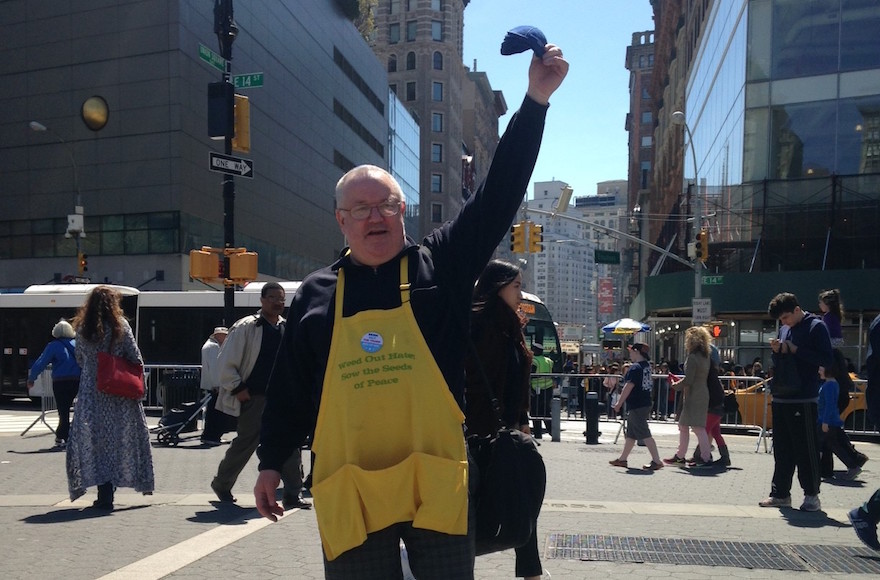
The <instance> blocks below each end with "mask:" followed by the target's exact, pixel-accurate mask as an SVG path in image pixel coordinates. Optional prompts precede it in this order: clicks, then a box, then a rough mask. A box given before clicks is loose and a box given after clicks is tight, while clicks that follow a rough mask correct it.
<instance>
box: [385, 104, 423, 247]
mask: <svg viewBox="0 0 880 580" xmlns="http://www.w3.org/2000/svg"><path fill="white" fill-rule="evenodd" d="M420 136H421V131H420V128H419V124H418V123H416V120H415V119H414V118H413V116H412V115H411V114H410V113H409V109H407V107H406V104H405V103H403V102H402V101H401V100H400V99H398V98H397V95H396V94H394V91H392V90H391V89H388V172H389V173H391V175H393V176H394V179H396V180H397V182H398V183H399V184H400V189H401V190H403V197H404V200H405V201H406V213H405V214H404V216H403V219H404V225H405V226H406V233H407V234H408V235H410V236H411V237H412V238H414V239H416V240H418V239H421V238H422V231H421V227H422V225H421V220H420V219H419V215H420V212H419V210H420V206H419V146H420V143H421V141H420Z"/></svg>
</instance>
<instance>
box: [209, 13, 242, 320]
mask: <svg viewBox="0 0 880 580" xmlns="http://www.w3.org/2000/svg"><path fill="white" fill-rule="evenodd" d="M214 33H215V34H216V35H217V40H218V41H219V43H220V55H221V56H222V57H223V58H224V59H226V66H225V67H224V70H223V82H224V83H229V82H231V79H232V43H233V42H235V37H236V36H237V35H238V27H237V26H236V25H235V20H234V19H233V11H232V0H214ZM233 131H234V127H231V126H229V125H228V124H227V127H226V135H225V137H224V144H225V152H226V155H232V137H233ZM223 246H224V247H225V248H227V249H231V248H234V247H235V177H233V176H232V175H230V174H225V175H224V176H223ZM223 272H224V278H228V273H229V254H228V253H224V257H223ZM234 307H235V286H234V285H232V284H225V285H224V288H223V323H224V324H225V325H226V326H232V323H233V322H235V320H233V317H234V316H235V311H234Z"/></svg>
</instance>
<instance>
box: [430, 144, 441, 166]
mask: <svg viewBox="0 0 880 580" xmlns="http://www.w3.org/2000/svg"><path fill="white" fill-rule="evenodd" d="M431 163H443V145H442V144H441V143H431Z"/></svg>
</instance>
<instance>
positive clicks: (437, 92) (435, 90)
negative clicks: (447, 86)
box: [431, 81, 443, 103]
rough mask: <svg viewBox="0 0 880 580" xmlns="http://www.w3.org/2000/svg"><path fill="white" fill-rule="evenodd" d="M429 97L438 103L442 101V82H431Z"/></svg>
mask: <svg viewBox="0 0 880 580" xmlns="http://www.w3.org/2000/svg"><path fill="white" fill-rule="evenodd" d="M431 99H432V100H434V101H437V102H438V103H439V102H441V101H443V83H438V82H437V81H434V82H433V83H431Z"/></svg>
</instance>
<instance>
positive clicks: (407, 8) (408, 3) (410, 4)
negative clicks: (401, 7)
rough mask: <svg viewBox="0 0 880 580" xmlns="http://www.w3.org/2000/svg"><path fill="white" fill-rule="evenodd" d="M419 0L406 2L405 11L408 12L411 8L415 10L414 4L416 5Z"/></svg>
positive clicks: (407, 0)
mask: <svg viewBox="0 0 880 580" xmlns="http://www.w3.org/2000/svg"><path fill="white" fill-rule="evenodd" d="M418 2H419V0H406V11H407V12H410V11H412V9H413V8H415V4H418Z"/></svg>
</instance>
